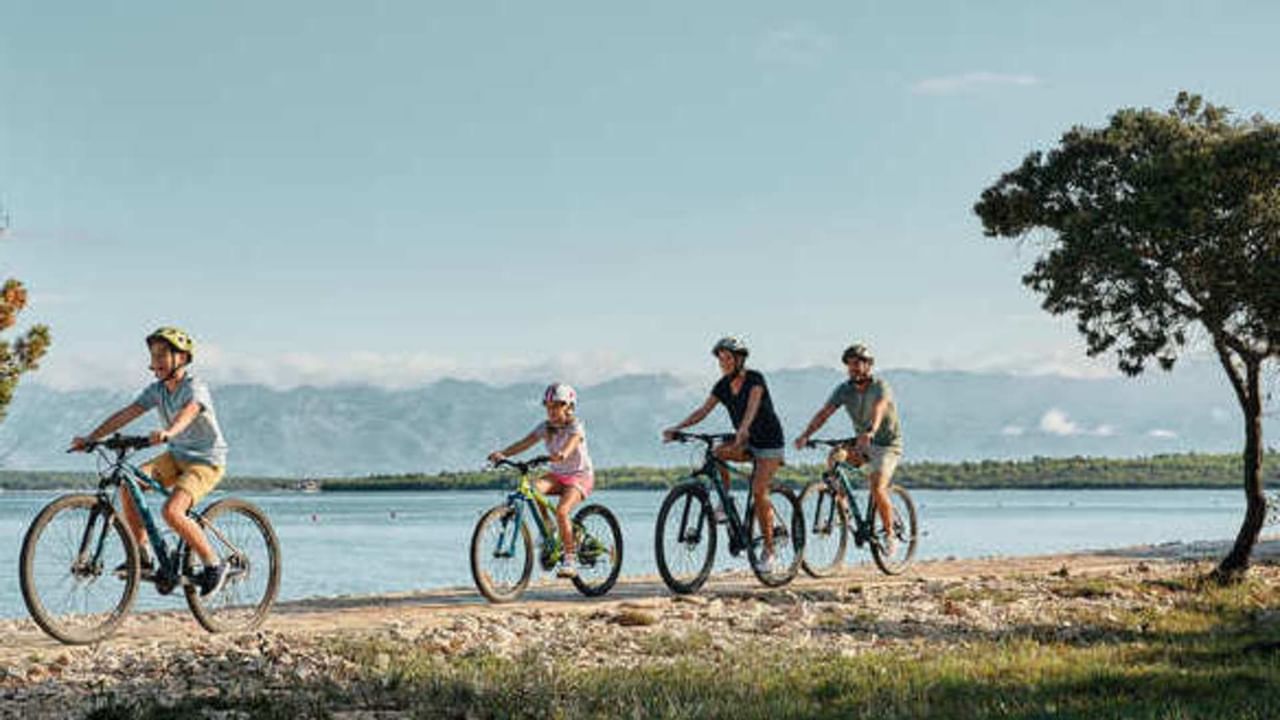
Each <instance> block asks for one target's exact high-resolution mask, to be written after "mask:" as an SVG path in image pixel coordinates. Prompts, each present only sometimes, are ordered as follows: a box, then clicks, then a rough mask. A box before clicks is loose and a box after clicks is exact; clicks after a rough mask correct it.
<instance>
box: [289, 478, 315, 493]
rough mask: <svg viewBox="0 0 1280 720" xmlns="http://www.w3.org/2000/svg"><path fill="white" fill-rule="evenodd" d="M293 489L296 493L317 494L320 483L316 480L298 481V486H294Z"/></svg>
mask: <svg viewBox="0 0 1280 720" xmlns="http://www.w3.org/2000/svg"><path fill="white" fill-rule="evenodd" d="M294 489H295V490H297V491H298V492H304V493H318V492H320V482H319V481H318V480H299V481H298V484H297V485H294Z"/></svg>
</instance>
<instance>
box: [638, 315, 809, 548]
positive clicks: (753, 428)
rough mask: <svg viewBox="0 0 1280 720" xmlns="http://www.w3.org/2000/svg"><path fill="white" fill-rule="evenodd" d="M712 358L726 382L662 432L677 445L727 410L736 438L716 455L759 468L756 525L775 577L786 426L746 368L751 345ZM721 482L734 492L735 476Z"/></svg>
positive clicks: (727, 341) (730, 346)
mask: <svg viewBox="0 0 1280 720" xmlns="http://www.w3.org/2000/svg"><path fill="white" fill-rule="evenodd" d="M711 354H712V355H713V356H714V357H715V358H716V360H717V361H718V362H719V363H720V374H721V378H720V380H719V381H718V382H717V383H716V384H715V386H714V387H712V388H711V395H710V396H709V397H708V398H707V399H706V401H704V402H703V403H702V405H701V406H700V407H699V408H698V409H697V410H694V411H693V412H692V413H690V415H689V417H687V418H685V419H684V420H682V421H680V422H679V423H678V424H676V425H674V426H673V427H670V428H667V429H666V430H664V431H663V432H662V437H663V439H664V440H666V441H667V442H670V441H672V440H673V439H674V433H676V432H678V431H679V430H682V429H684V428H686V427H690V426H692V425H697V424H698V423H699V422H702V420H703V418H705V417H706V416H707V415H708V414H710V413H711V411H712V410H713V409H715V406H716V403H720V404H722V405H724V407H725V409H726V410H728V411H729V418H730V419H731V420H732V421H733V426H734V429H735V431H736V436H735V437H734V440H733V442H731V443H725V444H722V445H720V446H718V447H716V449H715V454H716V457H718V458H720V459H721V460H728V461H733V462H748V461H751V462H753V463H754V468H753V469H752V473H751V494H752V496H753V498H754V500H753V502H754V504H755V509H756V520H757V521H758V523H759V526H760V529H761V537H762V538H763V539H764V553H763V554H762V555H761V556H760V562H761V564H762V565H763V566H764V568H765V569H766V570H767V571H769V572H773V569H774V568H773V566H774V565H775V564H776V561H775V556H774V552H773V506H772V505H771V504H770V503H769V487H770V485H771V484H772V483H773V476H774V474H775V473H777V472H778V468H780V467H782V462H783V457H784V453H783V446H784V444H785V443H784V441H783V437H782V423H781V422H779V421H778V415H777V414H776V413H775V412H774V411H773V400H772V398H770V397H769V388H768V386H767V385H766V384H765V381H764V376H763V375H761V374H760V373H759V372H757V371H755V370H748V369H747V367H746V362H747V356H748V355H749V354H750V352H749V351H748V350H747V346H746V343H744V342H743V341H742V340H740V339H739V338H736V337H725V338H721V339H720V340H718V341H717V342H716V344H715V345H713V346H712V347H711ZM720 476H721V479H722V481H723V482H724V487H725V491H726V492H727V491H728V490H729V474H728V473H727V472H724V471H722V472H721V473H720ZM723 513H724V511H723V509H722V508H717V509H716V516H717V520H720V519H721V517H722V516H723Z"/></svg>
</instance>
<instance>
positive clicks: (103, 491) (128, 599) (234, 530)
mask: <svg viewBox="0 0 1280 720" xmlns="http://www.w3.org/2000/svg"><path fill="white" fill-rule="evenodd" d="M150 445H151V440H150V439H149V438H147V437H133V436H122V435H114V436H112V437H111V438H108V439H107V440H101V441H97V442H91V443H87V444H86V446H85V451H86V452H91V451H94V450H96V451H97V452H98V454H99V457H100V458H101V460H102V464H101V465H100V467H99V481H98V490H97V492H96V493H75V494H71V495H64V496H62V497H60V498H58V499H56V500H54V501H53V502H51V503H49V504H48V505H46V506H45V507H44V509H43V510H41V511H40V513H39V514H38V515H36V518H35V520H34V521H32V523H31V527H30V528H29V529H28V530H27V534H26V537H25V538H24V539H23V541H22V554H21V557H20V560H19V576H20V581H21V585H22V598H23V600H24V601H25V602H26V604H27V610H28V611H30V613H31V617H32V619H34V620H35V621H36V624H37V625H39V626H40V628H41V629H43V630H44V631H45V632H47V633H48V634H49V635H51V636H53V637H54V638H56V639H58V640H60V641H62V642H64V643H67V644H70V645H81V644H87V643H93V642H97V641H99V640H102V639H104V638H106V637H108V636H110V635H111V634H112V633H113V632H114V631H115V630H116V628H117V627H118V626H119V625H120V623H121V622H123V620H124V618H125V616H126V615H127V614H128V612H129V609H130V608H131V607H132V605H133V601H134V598H135V597H136V596H137V592H138V585H139V583H141V582H144V581H145V582H150V583H152V584H153V585H155V588H156V590H157V591H158V592H159V593H160V594H161V595H168V594H169V593H171V592H173V591H174V589H176V588H179V587H181V588H182V590H183V592H184V594H185V595H186V598H187V605H188V606H190V608H191V612H192V614H193V615H195V618H196V620H197V621H198V622H199V623H200V624H201V625H202V626H203V627H204V628H205V629H206V630H208V631H209V632H238V631H246V630H251V629H253V628H255V627H257V626H258V625H259V624H261V623H262V621H263V620H264V619H265V618H266V616H267V612H268V611H269V610H270V609H271V605H272V604H273V603H274V602H275V598H276V592H277V590H278V589H279V587H280V544H279V542H278V541H277V540H276V534H275V530H274V529H272V527H271V523H270V521H268V520H267V516H266V515H265V514H264V513H263V512H262V511H261V510H259V509H258V508H257V507H256V506H254V505H253V504H251V503H248V502H245V501H244V500H240V499H237V498H224V499H222V500H218V501H217V502H214V503H212V504H210V505H209V506H207V507H205V508H204V509H203V510H198V511H197V510H196V509H194V508H193V509H192V510H190V511H189V514H190V516H191V518H192V519H193V520H195V521H196V522H197V523H199V525H200V527H201V529H203V530H204V533H205V536H206V537H208V538H209V542H210V544H211V545H212V546H213V548H214V550H215V552H217V553H218V555H219V557H221V558H222V561H223V562H224V563H226V565H227V580H226V582H225V583H224V585H223V587H222V589H221V590H219V591H218V592H216V593H213V594H211V595H205V596H202V595H201V594H200V587H199V584H198V582H197V581H196V580H195V578H196V577H198V576H199V573H200V571H201V570H202V568H201V567H200V556H199V555H198V554H196V553H194V552H192V550H191V548H190V546H188V545H187V544H186V543H185V542H183V541H182V540H181V539H179V538H177V537H176V536H175V535H173V534H172V533H166V532H162V531H161V530H160V528H159V527H158V526H157V525H156V522H155V519H154V518H153V517H152V515H151V510H150V508H149V507H148V506H147V501H146V497H145V496H144V495H143V493H142V490H143V488H144V487H145V488H149V489H152V490H155V491H157V492H159V493H160V494H161V495H163V496H165V497H168V495H169V492H170V491H169V490H168V489H166V488H165V487H163V486H162V485H161V484H160V483H159V482H157V481H156V480H154V479H152V478H151V477H150V476H148V475H147V474H146V473H144V472H142V471H141V470H139V469H138V468H137V467H136V466H134V465H133V464H132V463H130V462H128V460H127V459H126V458H127V457H128V456H129V454H130V453H131V452H134V451H137V450H141V449H142V448H145V447H148V446H150ZM121 492H127V493H129V496H130V498H132V500H133V503H134V506H135V507H137V508H138V512H139V514H140V515H141V516H142V520H143V524H144V526H145V527H146V531H147V537H148V539H149V540H150V541H151V547H152V548H153V549H154V551H155V555H156V561H157V563H156V567H155V569H154V571H151V572H148V573H146V574H144V573H143V571H142V563H141V560H140V555H139V551H138V545H137V541H136V540H135V539H134V537H133V533H131V532H130V531H129V529H128V527H127V526H126V524H125V522H124V516H123V514H122V513H121V512H120V511H119V510H118V509H117V507H116V503H115V499H116V497H117V496H118V494H119V493H121ZM171 541H172V542H173V545H172V548H171V547H170V543H171Z"/></svg>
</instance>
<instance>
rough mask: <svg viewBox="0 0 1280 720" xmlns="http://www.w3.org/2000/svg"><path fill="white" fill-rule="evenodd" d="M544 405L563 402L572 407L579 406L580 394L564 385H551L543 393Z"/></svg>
mask: <svg viewBox="0 0 1280 720" xmlns="http://www.w3.org/2000/svg"><path fill="white" fill-rule="evenodd" d="M542 402H543V403H552V402H562V403H569V404H570V405H577V404H578V393H576V392H574V390H573V388H572V387H570V386H568V385H565V384H564V383H551V384H550V385H548V386H547V389H546V391H545V392H543V393H542Z"/></svg>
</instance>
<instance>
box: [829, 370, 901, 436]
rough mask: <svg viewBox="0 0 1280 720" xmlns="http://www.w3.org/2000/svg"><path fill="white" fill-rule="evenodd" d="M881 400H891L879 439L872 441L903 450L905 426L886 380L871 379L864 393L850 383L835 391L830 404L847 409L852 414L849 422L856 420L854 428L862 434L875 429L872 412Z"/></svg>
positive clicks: (880, 429) (844, 383) (847, 381)
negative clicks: (872, 427)
mask: <svg viewBox="0 0 1280 720" xmlns="http://www.w3.org/2000/svg"><path fill="white" fill-rule="evenodd" d="M881 398H885V399H887V400H888V401H889V407H888V408H886V409H885V413H884V418H883V419H882V420H881V421H880V428H879V429H878V430H877V431H876V434H875V437H873V438H871V442H872V444H874V445H880V446H883V447H895V448H899V449H900V448H901V447H902V427H901V425H900V424H899V422H898V403H896V402H894V399H893V389H892V388H890V387H889V383H887V382H885V381H884V380H883V379H882V378H878V377H873V378H871V382H870V383H869V384H868V385H867V389H866V390H864V391H859V390H858V387H857V386H856V385H854V384H853V381H852V380H846V381H845V382H842V383H840V384H839V385H837V386H836V389H835V390H834V391H832V393H831V397H830V398H828V399H827V404H828V405H834V406H836V407H844V409H845V412H847V413H849V419H850V420H852V421H853V427H854V429H855V430H857V432H858V434H862V433H864V432H867V431H868V430H870V429H871V412H872V410H873V409H874V408H875V406H876V402H877V401H879V400H880V399H881Z"/></svg>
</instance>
